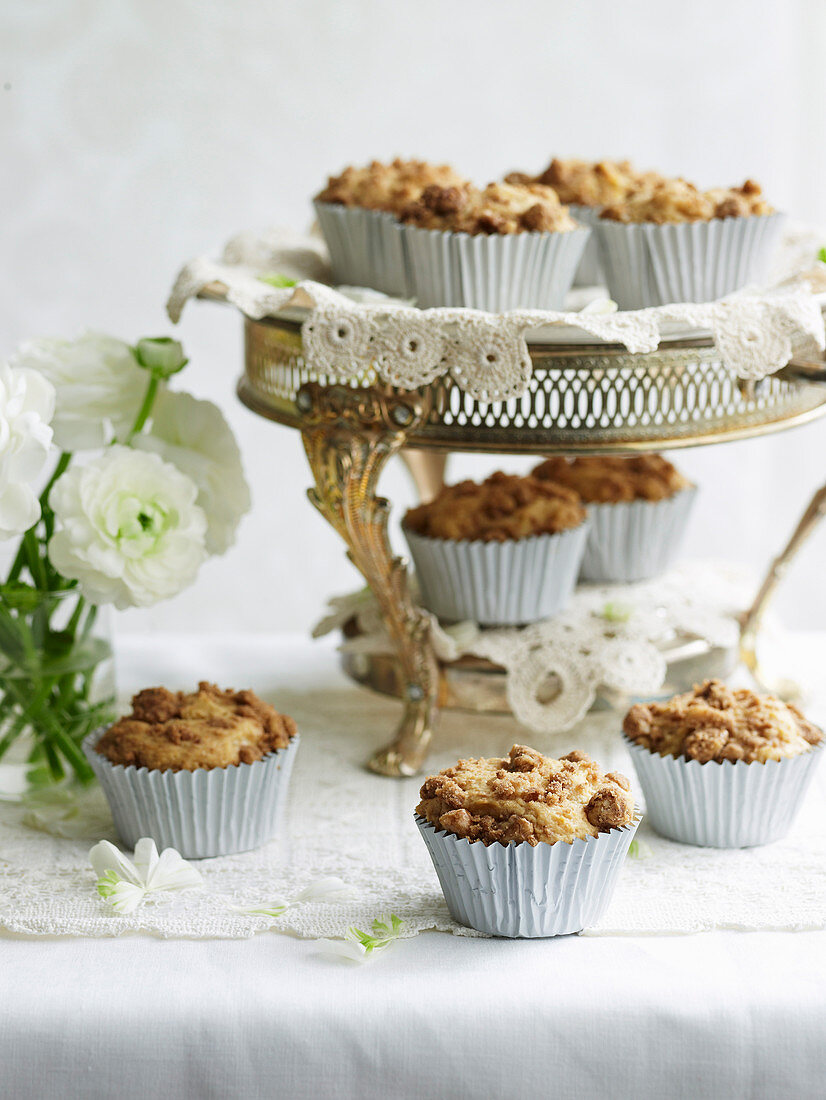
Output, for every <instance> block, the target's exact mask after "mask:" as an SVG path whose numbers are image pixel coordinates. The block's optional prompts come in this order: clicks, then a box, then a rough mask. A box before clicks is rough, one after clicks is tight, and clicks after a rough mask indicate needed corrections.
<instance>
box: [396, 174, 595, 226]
mask: <svg viewBox="0 0 826 1100" xmlns="http://www.w3.org/2000/svg"><path fill="white" fill-rule="evenodd" d="M399 219H400V220H401V221H403V222H405V223H407V224H408V225H415V226H418V227H419V228H420V229H441V230H449V231H452V232H454V233H469V234H471V235H478V234H482V233H486V234H489V235H491V234H497V233H498V234H509V233H557V232H566V231H568V230H570V229H576V228H577V223H576V222H575V221H574V219H573V218H572V217H571V215H570V214H569V212H568V208H567V207H565V206H562V204H561V203H560V201H559V198H558V197H557V194H556V192H555V191H553V190H551V188H550V187H543V186H542V185H541V184H538V183H528V184H509V183H489V184H488V186H487V187H485V188H484V190H481V191H480V190H479V189H478V188H476V187H474V186H472V185H471V184H464V185H462V186H448V187H443V186H438V185H433V186H431V187H426V188H425V189H424V190H423V191H422V193H421V195H420V196H419V198H418V200H417V201H415V202H412V203H410V204H409V205H408V206H406V207H404V208H403V209H402V210H401V212H400V214H399Z"/></svg>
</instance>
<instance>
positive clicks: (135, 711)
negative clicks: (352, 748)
mask: <svg viewBox="0 0 826 1100" xmlns="http://www.w3.org/2000/svg"><path fill="white" fill-rule="evenodd" d="M295 734H296V727H295V723H294V722H293V720H292V718H288V717H287V716H286V715H283V714H279V713H278V711H277V710H276V709H275V708H274V707H272V706H270V705H269V703H265V702H263V701H262V700H261V699H259V698H258V696H257V695H255V694H254V693H253V692H251V691H233V690H231V689H230V690H227V691H222V690H221V689H220V688H218V687H216V686H215V685H214V684H209V683H206V682H201V683H200V684H199V685H198V690H197V691H196V692H194V693H192V694H188V695H187V694H185V693H184V692H182V691H168V690H167V689H166V688H163V687H157V688H147V689H145V690H144V691H139V692H138V694H137V695H135V696H134V698H133V699H132V713H131V714H129V715H127V716H126V717H125V718H121V719H120V720H119V721H118V722H116V723H115V724H114V725H113V726H111V727H110V728H109V729H108V730H107V731H106V733H104V735H103V736H102V737H101V739H100V740H99V741H98V743H97V745H96V746H95V749H96V751H97V752H99V753H101V755H103V756H105V757H106V758H107V759H108V760H110V761H111V763H113V764H121V765H123V766H124V767H130V766H134V767H137V768H151V769H157V770H159V771H167V770H171V771H195V769H197V768H227V767H232V766H233V765H237V764H252V763H254V762H255V761H257V760H261V759H262V758H263V757H264V756H266V755H267V754H268V753H271V752H275V751H276V750H277V749H283V748H286V747H287V746H288V745H289V743H290V740H291V738H293V737H294V736H295Z"/></svg>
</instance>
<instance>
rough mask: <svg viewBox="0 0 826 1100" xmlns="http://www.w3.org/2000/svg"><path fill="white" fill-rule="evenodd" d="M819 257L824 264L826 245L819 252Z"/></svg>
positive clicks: (825, 262)
mask: <svg viewBox="0 0 826 1100" xmlns="http://www.w3.org/2000/svg"><path fill="white" fill-rule="evenodd" d="M817 258H818V259H819V260H820V262H821V263H822V264H826V245H824V246H823V248H821V250H820V251H819V252H818V254H817Z"/></svg>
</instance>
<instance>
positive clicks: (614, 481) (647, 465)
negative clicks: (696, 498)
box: [533, 454, 691, 504]
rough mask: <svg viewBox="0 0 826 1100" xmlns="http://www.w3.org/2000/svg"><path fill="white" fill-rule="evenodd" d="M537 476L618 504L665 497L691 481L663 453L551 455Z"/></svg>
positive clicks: (589, 498)
mask: <svg viewBox="0 0 826 1100" xmlns="http://www.w3.org/2000/svg"><path fill="white" fill-rule="evenodd" d="M533 476H534V477H537V478H539V479H540V480H550V481H553V482H555V483H556V484H557V485H565V486H567V487H568V488H569V489H573V490H574V491H575V492H577V493H578V494H579V495H580V496H581V497H582V499H583V500H584V501H586V503H588V504H608V503H610V504H615V503H618V502H620V501H629V500H665V499H666V498H667V497H671V496H674V494H675V493H678V492H679V491H680V490H681V489H687V488H688V487H689V486H690V484H691V483H690V482H689V481H688V480H687V478H685V477H683V475H682V474H681V473H680V472H679V471H678V470H677V468H676V467H675V466H673V465H672V464H671V463H670V462H669V461H668V459H666V458H663V456H662V455H658V454H653V455H634V456H633V457H631V458H620V457H619V456H615V455H592V456H585V457H582V458H574V459H569V458H566V457H564V456H562V455H560V456H557V457H554V458H548V459H546V460H545V461H544V462H541V463H540V464H539V465H538V466H537V467H536V468H535V469H534V470H533Z"/></svg>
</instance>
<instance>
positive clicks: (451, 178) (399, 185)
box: [316, 157, 466, 212]
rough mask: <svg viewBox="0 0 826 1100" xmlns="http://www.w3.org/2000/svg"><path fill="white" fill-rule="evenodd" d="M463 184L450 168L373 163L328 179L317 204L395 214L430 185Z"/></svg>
mask: <svg viewBox="0 0 826 1100" xmlns="http://www.w3.org/2000/svg"><path fill="white" fill-rule="evenodd" d="M465 183H466V181H465V180H464V179H463V178H462V177H461V176H460V175H459V174H458V173H457V172H455V171H454V170H453V168H451V167H450V165H449V164H428V163H427V161H424V160H401V159H400V158H398V157H397V158H396V159H395V160H394V161H392V162H391V163H390V164H382V163H381V162H379V161H377V160H374V161H372V162H371V163H370V164H368V165H367V166H366V167H364V168H355V167H352V166H351V167H348V168H345V169H344V171H343V172H342V173H341V174H340V175H338V176H330V178H329V179H328V181H327V186H326V187H325V188H324V189H323V190H322V191H320V192H319V193H318V194H317V195H316V201H317V202H329V203H334V204H335V205H338V206H358V207H362V208H363V209H365V210H383V211H389V212H398V211H399V210H401V209H402V208H403V207H405V206H407V205H408V204H409V203H411V202H413V201H414V200H415V199H417V198H418V197H419V195H420V194H421V193H422V191H423V190H424V189H425V188H426V187H428V186H430V185H438V186H440V187H461V186H463V185H464V184H465Z"/></svg>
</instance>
